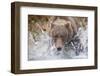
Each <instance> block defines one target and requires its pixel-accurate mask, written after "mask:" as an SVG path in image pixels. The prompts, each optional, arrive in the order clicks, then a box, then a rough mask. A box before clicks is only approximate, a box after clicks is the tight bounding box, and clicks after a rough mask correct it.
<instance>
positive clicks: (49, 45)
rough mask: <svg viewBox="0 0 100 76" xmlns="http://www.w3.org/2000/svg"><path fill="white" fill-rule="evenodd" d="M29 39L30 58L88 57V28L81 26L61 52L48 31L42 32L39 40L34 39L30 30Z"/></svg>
mask: <svg viewBox="0 0 100 76" xmlns="http://www.w3.org/2000/svg"><path fill="white" fill-rule="evenodd" d="M28 41H29V44H28V46H29V47H28V60H50V59H81V58H87V57H88V34H87V29H86V30H84V29H83V28H79V30H78V33H77V34H76V35H75V37H74V38H73V39H72V40H71V41H70V42H69V43H67V44H65V47H64V48H63V49H62V51H59V52H58V51H57V50H56V48H55V46H54V45H53V42H52V38H51V37H49V35H48V33H47V32H42V33H41V34H40V35H39V36H38V39H37V41H35V40H34V39H33V37H32V34H31V32H29V38H28Z"/></svg>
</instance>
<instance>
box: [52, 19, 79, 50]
mask: <svg viewBox="0 0 100 76" xmlns="http://www.w3.org/2000/svg"><path fill="white" fill-rule="evenodd" d="M78 28H79V26H78V24H77V23H76V21H75V19H74V18H73V17H56V18H55V19H54V21H53V22H52V24H51V30H50V36H51V37H52V40H53V43H54V45H55V47H56V48H57V50H58V51H60V50H62V48H63V47H64V45H65V43H66V42H67V43H68V42H69V41H70V40H71V39H72V38H73V37H74V35H75V34H76V33H77V31H78Z"/></svg>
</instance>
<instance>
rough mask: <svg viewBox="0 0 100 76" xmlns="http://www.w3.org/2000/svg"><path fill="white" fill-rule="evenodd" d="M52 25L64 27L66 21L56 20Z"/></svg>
mask: <svg viewBox="0 0 100 76" xmlns="http://www.w3.org/2000/svg"><path fill="white" fill-rule="evenodd" d="M53 24H54V25H58V26H59V25H60V26H61V25H65V24H67V21H66V20H64V19H60V18H57V19H56V20H55V21H54V22H53Z"/></svg>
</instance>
